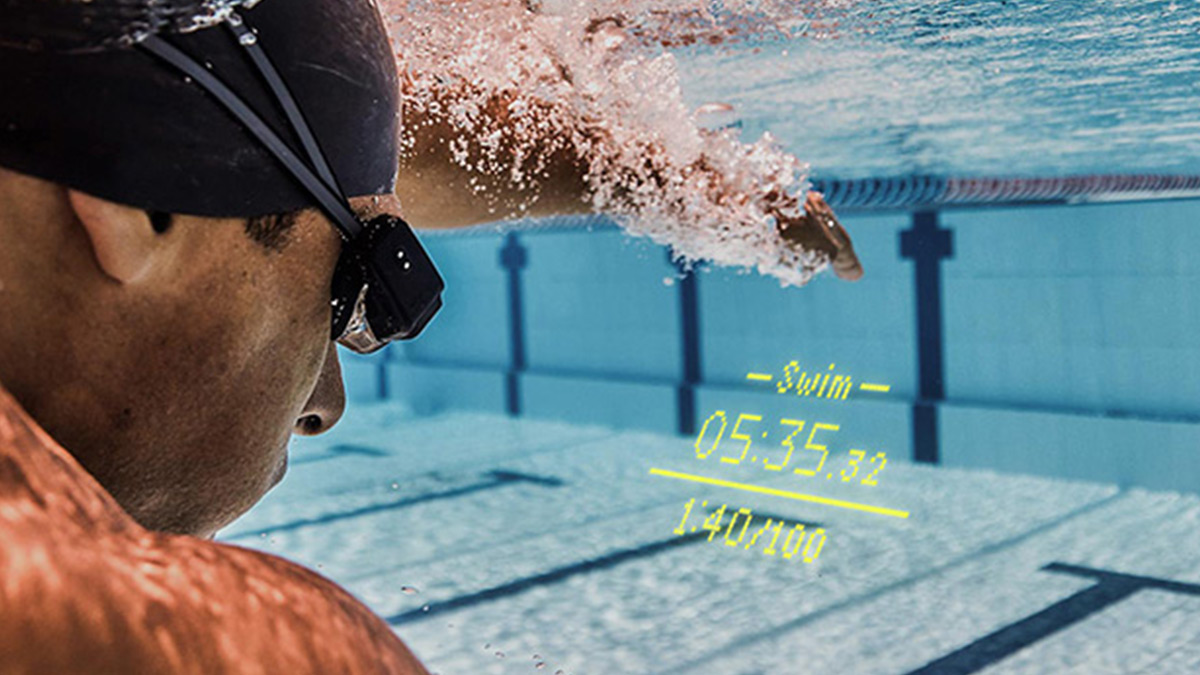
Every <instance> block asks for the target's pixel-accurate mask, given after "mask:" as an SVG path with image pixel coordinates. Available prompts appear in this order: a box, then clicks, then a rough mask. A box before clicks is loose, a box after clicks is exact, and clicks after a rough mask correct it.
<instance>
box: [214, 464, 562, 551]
mask: <svg viewBox="0 0 1200 675" xmlns="http://www.w3.org/2000/svg"><path fill="white" fill-rule="evenodd" d="M487 475H488V476H490V478H489V479H488V480H485V481H481V482H479V483H472V484H470V485H464V486H463V487H460V488H454V489H452V490H444V491H442V492H432V493H429V494H424V495H421V496H419V497H407V498H405V499H400V500H397V501H394V502H388V503H386V504H372V505H371V506H364V507H362V508H358V509H353V510H350V511H343V512H341V513H330V514H327V515H324V516H318V517H316V518H302V519H300V520H294V521H292V522H290V523H284V524H282V525H272V526H271V527H264V528H262V529H260V530H251V531H249V532H240V533H238V534H236V535H234V536H232V537H230V539H231V540H236V539H246V538H249V537H260V536H262V535H264V534H275V533H278V532H287V531H290V530H297V529H300V528H302V527H308V526H310V525H326V524H328V523H334V522H337V521H339V520H348V519H350V518H358V517H359V516H366V515H371V514H374V513H383V512H385V511H395V510H397V509H405V508H408V507H410V506H415V505H417V504H424V503H426V502H433V501H439V500H442V499H453V498H455V497H462V496H464V495H469V494H474V493H476V492H483V491H484V490H494V489H495V488H499V487H504V486H506V485H515V484H518V483H528V484H531V485H539V486H541V487H555V488H556V487H562V486H563V485H565V484H566V483H565V482H563V481H562V480H560V479H558V478H554V477H547V476H534V475H531V474H525V473H518V472H516V471H504V470H503V469H498V470H496V471H489V472H488V473H487Z"/></svg>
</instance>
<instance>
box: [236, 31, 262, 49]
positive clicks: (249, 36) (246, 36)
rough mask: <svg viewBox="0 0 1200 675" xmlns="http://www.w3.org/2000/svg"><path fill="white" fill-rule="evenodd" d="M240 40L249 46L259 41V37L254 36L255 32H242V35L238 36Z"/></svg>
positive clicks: (242, 43)
mask: <svg viewBox="0 0 1200 675" xmlns="http://www.w3.org/2000/svg"><path fill="white" fill-rule="evenodd" d="M238 42H239V43H240V44H241V45H243V46H245V47H249V46H250V45H252V44H255V43H257V42H258V38H257V37H255V36H254V33H242V36H241V37H239V38H238Z"/></svg>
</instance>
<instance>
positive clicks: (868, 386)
mask: <svg viewBox="0 0 1200 675" xmlns="http://www.w3.org/2000/svg"><path fill="white" fill-rule="evenodd" d="M858 388H859V389H865V390H867V391H883V392H887V391H891V389H892V388H891V386H889V385H886V384H867V383H866V382H864V383H862V384H860V385H858Z"/></svg>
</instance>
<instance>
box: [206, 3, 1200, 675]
mask: <svg viewBox="0 0 1200 675" xmlns="http://www.w3.org/2000/svg"><path fill="white" fill-rule="evenodd" d="M394 4H395V7H392V8H391V9H392V11H393V12H395V13H396V16H395V17H394V20H395V22H396V23H395V25H394V26H393V30H394V31H397V32H398V34H399V35H401V36H404V35H409V36H413V37H414V40H413V41H412V42H411V43H409V41H406V40H403V39H401V40H400V41H399V42H400V43H401V44H413V45H416V46H413V47H412V49H414V50H423V49H425V47H426V46H428V45H429V44H430V43H428V42H419V41H417V40H415V36H423V35H428V34H430V33H431V32H432V33H437V32H438V31H446V30H448V29H447V28H446V27H445V26H441V25H439V22H440V21H443V20H445V18H446V14H449V13H453V15H454V16H455V17H456V23H455V28H454V30H456V31H460V32H459V33H454V34H453V35H449V34H446V35H442V37H441V38H440V39H441V40H443V42H441V43H438V44H437V47H436V48H434V47H430V48H429V49H428V51H422V53H421V54H420V55H419V57H417V62H418V63H420V64H422V67H424V68H425V70H422V71H421V72H423V73H425V74H424V75H423V77H425V78H427V79H428V78H437V79H438V80H439V81H443V80H444V81H449V80H451V79H452V78H453V77H468V76H470V77H475V78H477V80H478V83H477V84H478V86H479V88H480V91H481V92H482V91H490V89H489V88H490V87H495V88H499V89H503V88H504V87H505V86H516V85H512V84H511V82H508V81H505V82H501V81H500V80H502V79H503V78H512V79H513V80H514V81H516V80H519V79H520V78H521V77H525V76H524V75H514V74H513V72H514V71H516V70H518V69H519V68H520V67H521V61H520V60H519V58H518V57H513V58H512V59H511V60H489V62H488V63H486V64H484V65H483V66H480V67H479V69H478V70H473V68H475V67H476V66H478V65H479V64H478V63H477V60H480V59H483V56H478V57H473V56H472V55H471V52H470V49H469V47H471V46H472V45H475V46H477V47H478V48H479V49H480V52H479V55H489V54H490V55H494V54H495V53H496V51H495V50H496V48H495V47H494V45H493V46H479V45H480V44H481V43H484V42H486V41H489V40H492V41H506V40H508V39H509V38H508V37H506V36H505V34H504V31H505V30H512V31H514V35H519V36H525V37H515V38H513V39H514V40H517V41H519V40H521V39H526V38H528V36H531V35H538V36H541V37H540V38H539V39H540V41H538V45H539V47H538V49H544V50H546V51H547V52H553V53H554V54H556V55H558V54H565V56H562V62H565V63H569V64H570V65H571V67H572V69H573V71H574V72H575V74H576V77H575V79H574V80H573V82H572V84H571V87H572V88H571V91H570V94H569V95H572V96H579V97H581V98H583V99H586V105H587V106H591V108H589V109H588V110H589V111H592V110H594V115H595V116H596V118H597V119H600V120H603V122H602V123H607V122H609V121H611V128H612V129H613V133H614V135H616V136H617V137H618V138H619V139H621V138H623V139H624V140H623V141H621V142H622V143H623V144H624V145H625V146H626V147H642V146H640V145H638V142H639V141H638V139H641V138H644V137H655V138H660V139H664V140H663V145H664V146H665V147H666V148H668V152H677V153H679V154H680V155H684V154H686V153H688V152H699V150H696V147H699V146H704V145H708V146H711V147H716V148H718V150H720V151H722V152H726V153H728V154H727V155H726V156H725V160H724V161H727V162H728V163H729V165H730V166H734V165H739V166H749V165H750V164H754V165H755V166H758V167H763V166H768V165H769V166H771V167H773V170H775V172H776V174H777V175H780V176H782V177H781V178H780V179H779V180H780V181H781V182H787V181H791V182H792V183H793V184H794V185H803V184H804V181H805V180H808V179H811V180H812V181H814V184H815V186H816V188H817V189H820V190H822V191H823V192H824V193H825V195H826V197H827V198H828V199H829V203H830V205H831V206H832V207H833V209H834V210H835V211H837V212H838V213H839V214H840V215H841V216H842V218H841V221H842V223H843V224H844V226H845V228H846V230H847V231H848V232H849V233H850V235H851V236H852V237H853V240H854V243H855V246H856V249H857V252H858V257H859V259H860V260H861V263H862V267H863V269H864V271H865V274H864V275H863V278H862V279H861V281H857V282H855V283H853V284H850V283H846V282H844V281H841V280H839V279H836V278H834V275H833V274H832V273H830V272H829V271H825V272H823V273H820V274H817V275H816V277H814V278H811V281H810V279H809V278H807V275H806V278H803V279H801V278H797V277H795V276H789V274H790V273H782V274H780V273H777V267H776V263H774V262H764V261H762V260H761V259H757V258H755V257H753V256H749V255H743V254H741V253H739V251H740V250H742V249H751V248H753V247H754V244H753V243H752V242H753V240H752V239H750V238H749V235H744V234H740V233H739V232H738V231H737V230H733V231H729V230H722V231H721V234H720V236H717V237H715V238H713V237H707V236H701V235H698V234H697V231H698V229H700V228H719V223H720V222H721V219H722V218H727V217H728V215H729V214H728V211H722V212H720V213H718V214H716V215H715V216H714V215H713V214H710V213H699V210H700V207H695V208H696V211H697V213H695V214H694V215H693V216H688V218H692V219H691V220H688V219H687V218H685V219H683V220H682V222H683V223H684V225H681V224H680V223H681V219H679V218H675V219H672V218H669V217H667V216H665V215H663V213H662V212H657V213H654V212H653V211H654V210H653V209H650V211H651V212H652V213H651V215H649V216H643V217H641V218H640V219H638V220H635V221H634V222H628V221H627V220H622V219H620V218H618V219H615V220H614V219H610V218H607V217H602V216H578V217H554V218H548V219H547V218H540V219H524V220H518V221H512V220H509V221H506V222H497V223H487V224H481V225H479V226H478V227H476V228H472V229H470V230H462V231H456V232H449V231H445V232H443V231H433V230H424V231H421V230H419V231H420V232H421V234H422V236H423V238H424V240H425V241H426V243H427V245H428V247H429V249H430V253H431V256H432V257H433V259H434V260H436V261H437V264H438V266H439V269H440V270H441V271H442V274H443V275H444V277H445V278H446V280H447V290H446V296H445V297H446V309H445V311H444V312H443V314H442V315H441V316H439V317H438V318H437V319H436V320H435V321H434V322H433V323H432V325H431V326H430V328H429V330H428V332H427V333H425V334H424V335H422V336H421V337H420V338H419V339H417V340H415V341H412V342H408V343H404V344H396V345H393V346H391V347H389V348H388V349H386V350H384V351H383V352H381V353H379V354H375V355H372V356H370V357H359V356H353V355H346V356H345V358H343V368H344V371H345V378H346V382H347V391H348V393H349V398H350V404H349V407H348V409H347V412H346V414H345V417H344V419H343V420H342V421H341V423H340V424H339V426H338V427H337V428H336V429H334V430H333V431H332V432H330V433H329V434H327V435H325V436H322V437H319V438H314V439H298V440H297V441H295V442H294V443H293V445H292V457H291V462H290V469H289V473H288V476H287V478H286V479H285V480H284V481H283V483H282V484H281V485H280V486H279V487H278V488H277V489H275V490H274V491H273V492H271V493H270V494H269V495H268V496H267V497H266V498H265V499H264V501H263V502H262V503H261V504H260V505H259V506H258V507H256V508H255V509H254V510H253V511H251V512H250V513H249V514H248V515H247V516H246V517H244V518H242V519H241V520H239V521H238V522H237V523H236V524H234V525H233V526H231V527H230V528H228V529H226V530H224V531H222V533H221V535H220V538H221V539H222V540H224V541H228V542H231V543H235V544H239V545H244V546H251V547H255V548H259V549H261V550H263V551H268V552H271V553H274V554H279V555H283V556H285V557H287V558H289V559H293V560H297V561H299V562H301V563H303V564H304V565H306V566H309V567H311V568H314V569H317V570H318V571H320V572H321V573H322V574H325V575H328V576H329V577H330V578H332V579H335V580H336V581H338V582H339V583H341V584H343V585H345V587H346V588H347V589H349V590H350V591H351V592H353V593H355V594H356V595H357V596H358V597H360V598H362V599H363V600H364V601H365V602H366V603H367V604H368V605H369V606H370V607H371V608H372V609H373V610H374V611H376V612H377V613H379V614H380V615H381V616H383V617H385V618H386V619H387V621H388V623H389V624H390V625H391V626H393V627H394V628H395V630H396V631H397V632H398V634H399V635H400V636H402V638H403V639H405V641H406V642H407V643H408V644H409V645H410V646H411V647H412V648H413V650H414V652H415V653H416V654H417V655H418V656H419V657H420V658H421V659H422V660H423V661H424V662H425V663H426V665H427V667H429V668H430V670H431V671H433V672H440V673H444V674H452V673H522V672H538V671H543V672H550V673H704V674H708V673H714V674H715V673H729V674H731V675H732V674H737V675H749V674H754V673H772V674H774V673H975V672H988V673H1068V672H1069V673H1088V674H1092V673H1193V672H1196V671H1197V670H1198V669H1200V597H1198V596H1200V529H1198V527H1200V498H1198V496H1197V490H1200V454H1197V447H1198V446H1197V442H1198V441H1200V427H1198V426H1197V422H1198V420H1200V404H1198V402H1200V349H1198V346H1200V345H1198V344H1197V343H1196V340H1195V336H1196V335H1197V329H1198V328H1200V313H1197V308H1200V285H1198V280H1200V277H1198V274H1200V266H1198V265H1197V263H1196V262H1195V261H1196V259H1197V257H1196V256H1195V255H1192V253H1193V252H1194V251H1196V250H1200V230H1198V229H1197V228H1196V225H1197V222H1200V207H1198V206H1197V202H1194V201H1188V199H1187V198H1188V197H1194V196H1197V195H1200V192H1198V191H1197V190H1198V189H1200V182H1197V178H1196V177H1197V176H1200V89H1198V88H1197V87H1196V82H1197V75H1198V73H1197V70H1198V69H1200V59H1198V58H1197V57H1198V56H1200V33H1198V32H1197V29H1198V28H1200V8H1198V7H1197V6H1196V5H1195V4H1194V3H1186V2H1167V1H1131V2H1120V3H1101V4H1096V3H1085V2H1036V1H1034V2H1020V1H1016V2H1010V1H979V2H843V1H831V2H787V3H770V2H747V3H724V4H722V3H707V2H704V3H699V2H697V3H692V4H694V7H692V6H691V5H689V7H690V9H687V8H685V9H684V10H678V9H677V8H676V7H675V6H674V4H673V3H668V4H662V3H659V4H655V3H649V2H642V3H634V2H606V3H579V4H576V3H568V2H561V3H551V2H549V1H547V2H544V3H536V4H538V7H537V8H536V12H531V11H529V10H527V9H526V8H519V9H516V8H513V17H515V18H513V17H508V16H505V17H504V18H503V19H501V18H498V17H496V16H491V17H490V18H487V19H486V20H485V19H484V18H481V16H485V15H486V12H499V11H500V10H498V9H496V6H494V5H489V4H488V3H439V2H433V1H428V2H409V3H394ZM450 5H454V6H453V7H450ZM476 5H478V6H479V7H475V6H476ZM480 8H482V9H480ZM475 11H478V12H483V14H482V15H475V14H473V12H475ZM405 12H407V13H405ZM611 17H619V20H617V19H611ZM606 18H608V22H607V24H606V25H607V26H608V27H607V28H605V29H604V30H608V31H610V32H609V34H608V38H607V39H609V40H611V41H612V44H613V46H611V47H610V48H609V49H610V50H611V53H610V54H608V55H607V56H603V57H598V56H595V55H593V54H588V53H585V52H583V51H581V50H582V47H580V46H579V43H578V42H577V40H578V37H577V34H579V33H581V32H582V31H584V30H586V28H587V27H589V26H590V27H592V28H593V29H594V27H595V25H596V24H597V22H601V23H602V22H603V21H604V20H605V19H606ZM504 21H511V22H512V23H508V24H506V23H504ZM525 31H529V32H525ZM536 31H542V33H537V32H536ZM545 35H550V36H551V37H549V38H547V37H545ZM529 39H532V38H529ZM572 40H576V41H575V42H573V41H572ZM547 45H549V46H547ZM403 48H404V49H408V48H409V47H407V46H406V47H403ZM439 49H444V50H446V51H444V52H441V51H438V50H439ZM572 50H576V51H572ZM622 50H623V51H622ZM525 52H526V50H525V49H524V48H521V49H520V53H525ZM506 53H507V52H506ZM613 54H617V55H616V56H613ZM604 59H610V60H612V59H615V60H614V61H604ZM484 60H486V59H484ZM401 62H402V63H404V61H403V60H402V61H401ZM531 62H532V58H531ZM635 65H636V67H635ZM439 69H441V70H439ZM530 77H532V76H530ZM489 78H495V79H493V80H492V81H490V82H489V81H488V80H489ZM560 85H561V83H555V84H554V85H553V86H560ZM546 86H547V87H549V86H552V85H549V84H548V85H546ZM589 88H593V89H594V91H592V92H591V93H590V94H589ZM525 91H529V89H528V88H526V89H525ZM427 93H428V90H424V89H422V90H421V91H420V92H418V93H416V94H414V96H415V97H416V98H421V99H422V102H423V101H424V100H426V99H431V98H432V97H429V96H427ZM606 116H608V117H606ZM547 117H548V118H549V119H551V120H553V119H555V117H554V115H553V114H548V115H547ZM609 118H611V120H609ZM461 128H462V129H463V130H464V131H463V133H464V135H467V134H469V133H472V127H471V126H470V125H466V124H464V125H463V126H462V127H461ZM418 133H419V132H418ZM622 134H627V135H626V136H621V135H622ZM764 134H765V135H767V138H766V139H765V140H764V138H763V137H764ZM469 142H471V141H470V139H466V140H464V143H469ZM739 148H740V149H741V150H738V149H739ZM793 158H794V161H793ZM611 164H612V165H621V164H622V162H621V161H619V160H616V159H614V160H612V161H611ZM783 174H787V175H786V176H783ZM669 192H670V189H664V190H662V191H656V192H655V193H651V194H648V195H646V197H645V200H646V203H653V202H655V201H656V200H659V199H660V198H662V197H664V196H665V195H668V193H669ZM685 192H686V191H685ZM687 196H688V195H687V194H684V197H685V198H686V197H687ZM710 217H711V220H710ZM656 219H657V220H656ZM414 224H415V225H416V226H417V227H418V228H419V227H420V223H419V222H418V221H417V220H415V219H414ZM685 225H686V226H685ZM748 242H751V243H748ZM714 251H715V252H714ZM680 256H683V257H684V258H685V259H686V260H680ZM692 263H694V264H692ZM756 267H757V269H756ZM781 282H787V283H781ZM799 283H803V284H806V285H801V286H798V285H796V284H799Z"/></svg>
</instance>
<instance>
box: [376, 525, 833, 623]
mask: <svg viewBox="0 0 1200 675" xmlns="http://www.w3.org/2000/svg"><path fill="white" fill-rule="evenodd" d="M755 515H760V514H755ZM761 515H762V516H763V517H766V518H771V519H772V520H782V521H785V522H790V523H793V525H803V526H805V527H806V528H809V527H813V528H816V527H820V526H821V525H820V523H811V522H808V521H804V520H797V519H795V518H777V517H775V516H772V515H769V514H761ZM708 536H709V534H708V533H707V532H705V531H700V532H695V533H688V534H685V535H676V536H674V537H671V538H670V539H662V540H659V541H655V542H651V543H649V544H643V545H642V546H637V547H634V548H627V549H623V550H620V551H614V552H613V553H608V554H606V555H602V556H600V557H597V558H591V559H588V560H583V561H580V562H577V563H572V564H570V565H564V566H562V567H556V568H554V569H552V570H550V571H548V572H543V573H541V574H535V575H533V576H529V577H524V578H522V579H517V580H515V581H510V582H508V583H506V584H500V585H499V586H493V587H491V588H487V589H484V590H482V591H477V592H475V593H468V594H466V595H460V596H458V597H457V598H451V599H449V600H443V601H441V602H433V603H429V604H427V605H425V607H423V608H421V609H412V610H408V611H406V612H400V613H399V614H393V615H392V616H390V617H388V618H387V622H388V623H389V624H391V625H393V626H401V625H403V624H406V623H412V622H414V621H420V620H421V619H428V618H429V617H432V616H436V615H438V614H442V613H444V612H449V611H453V610H456V609H463V608H464V607H471V606H474V605H480V604H483V603H485V602H491V601H493V600H499V599H500V598H505V597H508V596H511V595H517V594H520V593H524V592H525V591H528V590H530V589H533V588H537V587H538V586H546V585H549V584H555V583H559V582H562V581H566V580H567V579H570V578H571V577H574V576H578V575H581V574H590V573H592V572H597V571H600V570H605V569H610V568H613V567H616V566H618V565H620V564H622V563H626V562H630V561H632V560H640V559H642V558H649V557H651V556H654V555H657V554H659V553H662V552H664V551H669V550H671V549H674V548H679V547H680V546H687V545H689V544H695V543H697V542H700V541H701V540H705V539H707V538H708ZM706 543H707V542H706Z"/></svg>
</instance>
